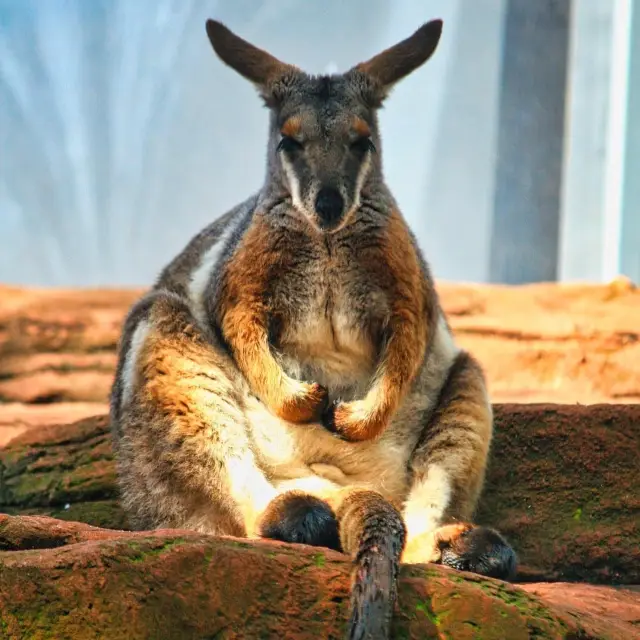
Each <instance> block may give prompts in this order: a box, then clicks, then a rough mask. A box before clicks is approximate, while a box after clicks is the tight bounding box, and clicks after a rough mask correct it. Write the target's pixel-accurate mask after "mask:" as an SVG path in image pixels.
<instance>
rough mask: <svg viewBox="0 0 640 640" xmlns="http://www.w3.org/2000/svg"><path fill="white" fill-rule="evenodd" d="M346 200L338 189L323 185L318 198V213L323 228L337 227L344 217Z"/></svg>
mask: <svg viewBox="0 0 640 640" xmlns="http://www.w3.org/2000/svg"><path fill="white" fill-rule="evenodd" d="M343 209H344V200H343V199H342V196H341V195H340V192H339V191H338V190H337V189H332V188H330V187H323V188H322V189H320V192H319V193H318V197H317V198H316V213H317V214H318V217H319V218H320V226H321V227H322V228H323V229H331V228H332V227H335V226H336V224H337V223H338V221H339V220H340V218H341V217H342V210H343Z"/></svg>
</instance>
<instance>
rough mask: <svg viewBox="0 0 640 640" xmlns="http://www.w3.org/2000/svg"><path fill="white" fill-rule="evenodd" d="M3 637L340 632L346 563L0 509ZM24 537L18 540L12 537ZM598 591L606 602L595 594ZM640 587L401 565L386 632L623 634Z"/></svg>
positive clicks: (298, 551) (628, 635)
mask: <svg viewBox="0 0 640 640" xmlns="http://www.w3.org/2000/svg"><path fill="white" fill-rule="evenodd" d="M0 549H13V550H11V551H6V550H5V551H0V631H1V632H2V637H3V638H7V639H8V640H12V639H14V638H16V639H17V638H25V637H29V638H34V639H38V638H56V640H65V639H67V638H68V639H71V638H72V639H73V640H83V639H85V638H87V639H88V638H106V637H108V638H109V639H110V640H119V639H123V640H124V639H125V638H126V639H127V640H136V639H137V638H162V639H167V640H171V639H173V638H176V639H177V638H179V639H180V640H190V639H192V638H193V639H196V638H198V639H204V638H228V639H235V638H282V639H283V640H286V639H288V638H291V639H293V638H296V639H300V640H304V639H305V638H308V639H313V640H315V639H316V638H334V639H338V638H342V637H343V634H344V630H345V624H346V618H347V612H348V593H349V572H350V563H349V560H348V558H347V557H346V556H344V555H342V554H339V553H335V552H332V551H329V550H326V549H320V548H313V547H307V546H304V545H287V544H282V543H276V542H269V541H246V540H238V539H234V538H216V537H212V536H203V535H198V534H195V533H192V532H187V531H168V530H166V531H157V532H153V533H150V532H142V533H136V534H132V533H126V532H116V531H106V532H105V531H100V530H96V529H93V528H89V527H86V526H83V525H79V524H71V523H56V522H55V521H52V520H50V519H43V518H30V517H21V518H11V517H7V516H5V517H0ZM20 549H23V550H20ZM605 603H606V605H605ZM639 618H640V604H639V597H638V596H637V595H636V594H631V593H630V592H623V591H616V590H614V589H611V588H607V587H585V586H584V585H560V586H559V588H558V589H555V590H554V589H553V588H552V589H549V587H548V586H547V585H537V584H532V585H525V586H524V587H519V586H515V585H509V584H506V583H503V582H500V581H498V580H489V579H483V578H480V577H478V576H475V575H473V574H468V573H463V572H454V571H453V570H450V569H446V568H442V567H437V566H432V565H427V566H404V567H403V568H402V571H401V574H400V584H399V600H398V606H397V608H396V613H395V617H394V625H393V637H394V638H399V639H400V638H407V639H408V638H455V639H456V640H467V639H469V640H471V639H473V638H480V637H481V638H486V639H488V640H489V639H495V640H504V639H505V638H509V640H521V639H522V640H525V639H529V638H533V637H535V638H537V639H539V640H543V639H546V638H548V639H554V640H555V639H560V638H564V639H567V640H568V639H573V640H577V639H578V638H580V639H581V640H633V638H637V637H638V633H637V631H638V628H637V626H636V624H635V623H636V622H637V620H638V619H639Z"/></svg>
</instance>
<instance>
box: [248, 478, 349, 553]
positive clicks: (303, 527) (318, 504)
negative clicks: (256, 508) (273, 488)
mask: <svg viewBox="0 0 640 640" xmlns="http://www.w3.org/2000/svg"><path fill="white" fill-rule="evenodd" d="M258 529H259V532H260V535H261V536H262V537H264V538H271V539H272V540H281V541H282V542H295V543H298V544H309V545H313V546H315V547H327V548H329V549H335V550H336V551H341V548H340V535H339V533H338V521H337V520H336V516H335V514H334V513H333V511H332V509H331V507H330V506H329V505H328V504H327V503H326V502H325V501H324V500H320V499H319V498H315V497H313V496H310V495H308V494H306V493H303V492H300V491H289V492H287V493H283V494H282V495H280V496H278V497H277V498H274V499H273V500H272V501H271V502H270V503H269V505H268V506H267V508H266V509H265V511H264V513H263V514H262V516H261V517H260V522H259V525H258Z"/></svg>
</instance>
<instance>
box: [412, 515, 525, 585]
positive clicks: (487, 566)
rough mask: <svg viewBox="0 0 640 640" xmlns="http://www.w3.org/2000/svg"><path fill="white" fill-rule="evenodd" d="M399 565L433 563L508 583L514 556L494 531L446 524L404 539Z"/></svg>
mask: <svg viewBox="0 0 640 640" xmlns="http://www.w3.org/2000/svg"><path fill="white" fill-rule="evenodd" d="M401 562H403V563H408V564H422V563H425V564H426V563H428V562H436V563H439V564H443V565H446V566H447V567H451V568H452V569H458V570H459V571H471V572H473V573H478V574H480V575H483V576H488V577H491V578H499V579H501V580H512V579H513V577H514V575H515V573H516V567H517V557H516V554H515V552H514V550H513V549H512V548H511V546H510V545H509V543H508V542H507V541H506V540H505V539H504V538H503V537H502V536H501V535H500V534H499V533H498V532H497V531H495V530H494V529H490V528H488V527H479V526H477V525H474V524H470V523H456V524H449V525H445V526H442V527H439V528H438V529H435V531H429V532H425V533H423V534H421V535H418V536H415V537H413V538H410V539H409V540H407V544H406V546H405V548H404V551H403V554H402V558H401Z"/></svg>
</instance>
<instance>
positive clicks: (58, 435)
mask: <svg viewBox="0 0 640 640" xmlns="http://www.w3.org/2000/svg"><path fill="white" fill-rule="evenodd" d="M0 512H6V513H16V512H20V513H26V514H47V515H51V516H55V517H57V518H60V519H63V520H78V521H80V522H86V523H89V524H94V525H96V526H102V527H107V528H112V529H119V528H126V521H125V518H124V514H123V512H122V509H121V508H120V506H119V504H118V502H117V489H116V475H115V466H114V463H113V454H112V449H111V440H110V434H109V429H108V421H107V417H106V416H104V415H103V416H99V417H95V418H87V419H84V420H80V421H78V422H75V423H72V424H69V425H52V426H47V427H41V428H38V429H31V430H29V431H27V432H25V433H23V434H22V435H21V436H19V437H18V438H16V439H15V440H13V441H12V442H11V443H10V444H9V446H7V447H6V448H5V449H4V450H2V451H0Z"/></svg>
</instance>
